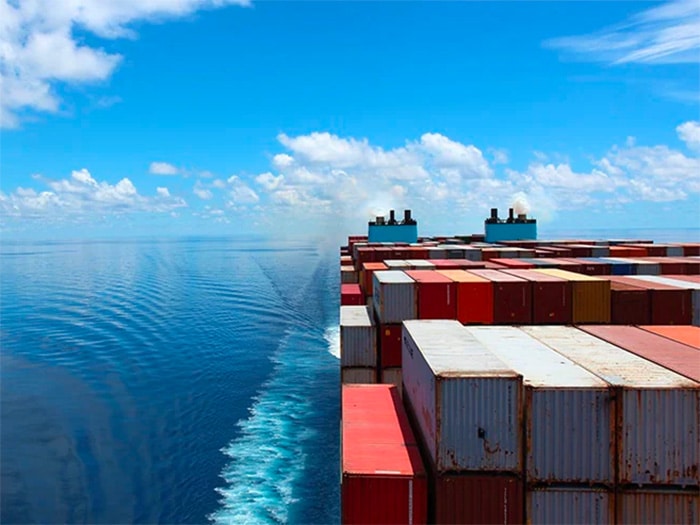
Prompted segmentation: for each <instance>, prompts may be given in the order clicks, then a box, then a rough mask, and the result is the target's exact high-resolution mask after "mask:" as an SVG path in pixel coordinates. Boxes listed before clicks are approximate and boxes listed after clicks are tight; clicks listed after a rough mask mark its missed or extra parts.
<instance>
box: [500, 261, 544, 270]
mask: <svg viewBox="0 0 700 525" xmlns="http://www.w3.org/2000/svg"><path fill="white" fill-rule="evenodd" d="M491 262H494V263H496V264H500V265H502V266H505V267H506V268H512V269H514V270H529V269H532V268H534V267H535V265H534V264H532V263H529V262H527V261H521V260H519V259H491Z"/></svg>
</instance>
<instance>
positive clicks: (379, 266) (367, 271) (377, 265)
mask: <svg viewBox="0 0 700 525" xmlns="http://www.w3.org/2000/svg"><path fill="white" fill-rule="evenodd" d="M386 269H387V265H386V264H384V263H383V262H371V263H364V264H363V265H362V270H360V283H361V284H362V291H363V292H364V293H365V295H366V296H371V295H372V275H373V274H374V272H376V271H378V270H386Z"/></svg>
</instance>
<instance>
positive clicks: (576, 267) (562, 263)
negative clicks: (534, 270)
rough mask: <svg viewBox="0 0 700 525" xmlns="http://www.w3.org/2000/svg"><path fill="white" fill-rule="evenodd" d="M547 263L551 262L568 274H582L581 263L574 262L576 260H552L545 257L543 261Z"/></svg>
mask: <svg viewBox="0 0 700 525" xmlns="http://www.w3.org/2000/svg"><path fill="white" fill-rule="evenodd" d="M542 260H543V261H545V262H551V263H553V264H554V265H555V266H554V267H555V268H558V269H560V270H566V271H568V272H574V273H581V263H578V262H574V259H551V258H548V257H545V258H543V259H542Z"/></svg>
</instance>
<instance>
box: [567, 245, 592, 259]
mask: <svg viewBox="0 0 700 525" xmlns="http://www.w3.org/2000/svg"><path fill="white" fill-rule="evenodd" d="M568 248H569V250H571V256H572V257H592V256H593V248H591V247H590V246H587V245H585V244H570V245H569V246H568Z"/></svg>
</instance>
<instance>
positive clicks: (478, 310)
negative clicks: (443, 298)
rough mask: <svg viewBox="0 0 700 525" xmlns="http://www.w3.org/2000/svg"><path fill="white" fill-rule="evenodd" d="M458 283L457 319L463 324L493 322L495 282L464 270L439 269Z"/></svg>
mask: <svg viewBox="0 0 700 525" xmlns="http://www.w3.org/2000/svg"><path fill="white" fill-rule="evenodd" d="M438 272H439V273H441V274H443V275H445V276H447V277H449V278H450V279H452V281H454V282H455V283H457V320H458V321H459V322H460V323H462V324H493V284H492V283H491V281H489V280H488V279H484V278H483V277H479V276H478V275H474V274H473V273H469V272H466V271H464V270H438Z"/></svg>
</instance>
